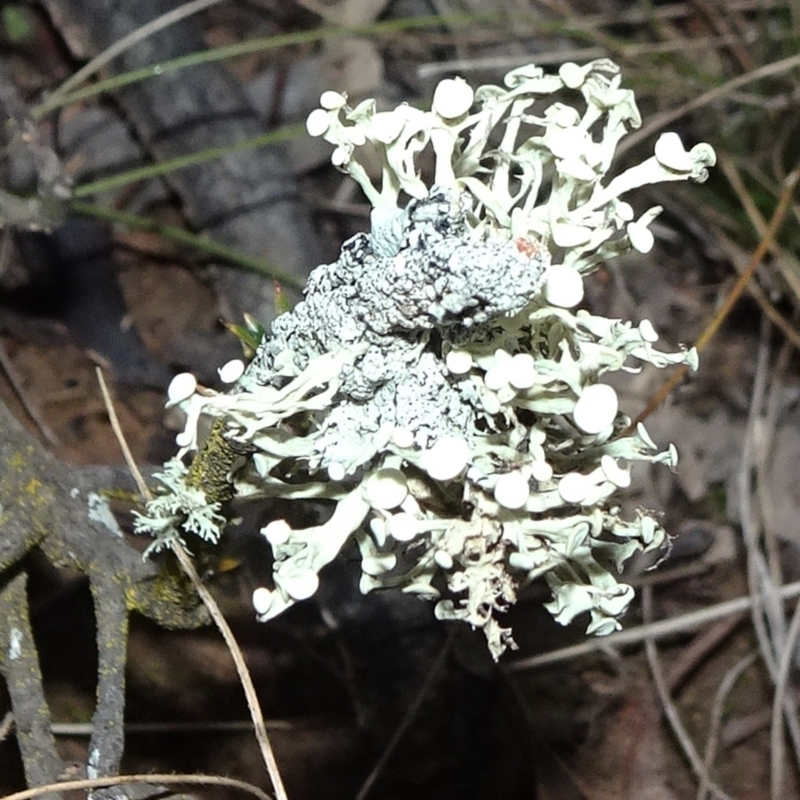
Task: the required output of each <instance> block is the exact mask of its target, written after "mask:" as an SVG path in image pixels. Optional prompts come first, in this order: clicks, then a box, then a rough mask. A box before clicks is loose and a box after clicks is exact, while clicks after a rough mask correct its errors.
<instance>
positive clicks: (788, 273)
mask: <svg viewBox="0 0 800 800" xmlns="http://www.w3.org/2000/svg"><path fill="white" fill-rule="evenodd" d="M719 165H720V167H721V168H722V171H723V172H724V173H725V177H726V178H727V179H728V183H729V184H730V185H731V188H732V189H733V191H734V192H735V193H736V197H737V199H738V200H739V202H740V203H741V204H742V208H743V209H744V210H745V213H746V214H747V218H748V219H749V220H750V224H751V225H752V226H753V229H754V230H755V232H756V235H758V236H764V234H765V233H766V232H767V221H766V220H765V219H764V217H763V216H762V215H761V212H760V211H759V210H758V206H757V205H756V204H755V201H754V200H753V198H752V196H751V195H750V193H749V192H748V191H747V187H746V186H745V185H744V181H743V180H742V176H741V174H740V173H739V170H738V169H737V168H736V164H735V162H734V160H733V159H732V158H731V157H730V156H729V155H728V154H727V153H724V152H723V153H720V154H719ZM771 183H772V181H770V184H771ZM762 187H763V188H765V189H767V191H772V192H774V193H775V194H777V193H778V191H777V189H775V188H772V187H768V186H763V184H762ZM793 211H794V212H795V214H796V212H797V209H796V208H794V207H793ZM770 250H771V251H772V254H773V256H775V260H776V263H777V265H778V268H779V269H780V272H781V275H783V277H784V280H785V281H786V283H787V284H788V285H789V288H790V289H791V291H792V292H793V293H794V294H795V296H797V297H800V279H798V276H797V274H796V273H795V271H794V270H793V269H792V265H791V264H789V263H787V261H788V259H787V257H786V254H785V253H784V251H783V250H782V248H781V247H780V245H779V244H778V243H777V242H776V241H775V240H774V239H773V241H772V244H771V247H770Z"/></svg>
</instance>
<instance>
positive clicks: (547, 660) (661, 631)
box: [504, 581, 800, 672]
mask: <svg viewBox="0 0 800 800" xmlns="http://www.w3.org/2000/svg"><path fill="white" fill-rule="evenodd" d="M777 594H778V597H779V598H780V599H781V600H783V601H786V600H791V599H792V598H795V597H798V596H800V581H797V582H795V583H787V584H786V585H785V586H781V587H780V588H779V589H778V592H777ZM754 602H757V601H754V599H753V596H752V595H746V596H744V597H737V598H736V599H734V600H727V601H725V602H724V603H718V604H717V605H714V606H708V607H707V608H701V609H700V610H698V611H692V612H690V613H689V614H682V615H681V616H679V617H672V618H671V619H662V620H659V621H658V622H651V623H648V624H647V625H639V626H638V627H636V628H626V629H625V630H623V631H620V632H619V633H612V634H611V635H610V636H604V637H598V638H595V639H590V640H587V641H585V642H581V643H580V644H574V645H571V646H570V647H562V648H560V649H559V650H551V651H550V652H549V653H542V654H541V655H538V656H531V657H530V658H521V659H519V660H518V661H512V662H511V663H509V664H506V665H505V666H504V669H506V670H508V671H509V672H516V671H517V670H523V669H535V668H536V667H544V666H547V665H548V664H557V663H559V662H560V661H569V660H571V659H573V658H578V657H579V656H585V655H589V654H590V653H594V652H596V651H597V650H607V651H613V650H614V648H616V647H622V646H625V645H632V644H641V643H642V642H643V641H644V640H645V639H648V638H649V639H652V640H653V641H656V640H658V639H664V638H666V637H667V636H674V635H675V634H678V633H685V632H687V631H692V630H695V629H697V628H701V627H703V625H707V624H708V623H710V622H714V621H716V620H718V619H723V618H724V617H730V616H734V615H736V614H744V613H746V612H747V611H749V610H750V609H751V608H752V607H753V604H754Z"/></svg>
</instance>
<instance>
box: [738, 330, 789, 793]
mask: <svg viewBox="0 0 800 800" xmlns="http://www.w3.org/2000/svg"><path fill="white" fill-rule="evenodd" d="M769 334H770V326H769V323H768V322H767V321H764V322H763V324H762V332H761V342H760V344H759V349H758V358H757V361H756V374H755V380H754V382H753V393H752V399H751V402H750V411H749V414H748V420H747V430H746V433H745V440H744V447H743V449H742V460H741V465H740V468H739V475H738V490H739V516H740V519H741V526H742V535H743V538H744V544H745V550H746V554H747V579H748V583H749V586H750V591H751V593H752V594H753V595H754V597H755V596H757V597H758V598H759V601H758V602H757V603H754V604H753V606H752V620H753V627H754V629H755V633H756V638H757V641H758V646H759V650H760V652H761V655H762V658H763V659H764V663H765V664H766V666H767V669H768V671H769V675H770V678H771V679H772V682H773V684H774V685H775V687H776V700H780V706H778V709H779V711H780V713H781V715H782V716H783V717H784V718H785V720H786V724H787V726H788V728H789V733H790V735H791V738H792V744H793V748H794V754H795V758H796V759H797V760H798V763H800V716H798V709H797V704H796V702H795V700H794V698H793V697H788V696H786V695H785V693H780V694H781V695H782V696H780V697H779V696H778V695H779V692H778V687H779V680H780V668H781V664H782V663H783V661H784V659H785V658H791V648H789V647H788V645H787V641H788V634H787V630H786V619H785V616H784V613H783V607H782V603H781V602H780V600H779V595H780V587H779V586H778V585H777V584H776V582H775V581H774V580H773V577H772V574H771V571H770V569H769V565H768V563H767V560H766V558H765V557H764V554H763V552H762V549H761V543H762V536H761V527H760V519H761V513H760V510H759V509H758V508H756V507H754V502H753V500H754V496H753V488H752V480H753V478H752V475H753V472H754V470H755V469H756V468H757V466H758V463H759V460H760V458H759V456H761V458H763V455H762V454H760V453H759V444H760V441H761V435H760V431H761V429H762V428H763V425H764V414H763V409H764V407H765V397H766V394H767V384H768V375H769V371H770V348H769ZM769 438H770V437H769V435H767V439H769ZM781 732H782V728H781ZM776 735H777V734H776ZM780 749H782V748H780ZM776 758H780V762H781V767H779V768H778V774H777V775H776V774H775V773H774V772H772V779H771V785H772V786H773V787H774V786H775V785H776V783H777V782H780V780H779V779H780V778H781V769H782V763H783V755H782V753H779V754H776V753H774V752H773V753H772V761H771V768H772V770H774V769H775V759H776Z"/></svg>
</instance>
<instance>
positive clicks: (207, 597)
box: [97, 369, 288, 800]
mask: <svg viewBox="0 0 800 800" xmlns="http://www.w3.org/2000/svg"><path fill="white" fill-rule="evenodd" d="M97 377H98V380H99V381H100V387H101V390H102V392H103V399H104V400H105V402H106V410H107V412H108V416H109V419H110V420H111V426H112V428H113V430H114V434H115V436H116V437H117V440H118V441H119V443H120V447H121V448H122V452H123V455H124V456H125V461H126V463H127V464H128V468H129V469H130V470H131V473H132V474H133V476H134V479H135V480H136V483H137V485H138V486H139V489H140V491H141V492H142V495H143V496H144V497H145V498H146V499H148V500H149V499H151V498H152V493H151V492H150V489H149V488H148V487H147V485H146V484H145V482H144V479H143V478H142V475H141V472H139V469H138V467H137V466H136V463H135V462H134V461H133V458H132V456H131V452H130V450H129V448H128V446H127V443H125V437H124V434H123V432H122V428H121V427H120V425H119V420H118V419H117V415H116V411H115V410H114V405H113V403H112V402H111V396H110V394H109V391H108V387H107V386H106V384H105V380H104V379H103V375H102V372H101V371H100V370H99V369H98V370H97ZM171 547H172V551H173V552H174V553H175V556H176V558H177V559H178V563H179V564H180V565H181V568H182V569H183V571H184V572H185V573H186V574H187V575H188V576H189V580H191V582H192V585H193V586H194V588H195V590H196V591H197V594H198V595H199V597H200V599H201V600H202V601H203V604H204V605H205V607H206V608H207V609H208V613H209V614H210V615H211V618H212V619H213V620H214V623H215V624H216V626H217V628H218V629H219V632H220V633H221V634H222V638H223V639H224V640H225V644H226V645H227V647H228V650H229V651H230V654H231V658H232V659H233V663H234V664H235V666H236V672H237V673H238V675H239V681H240V682H241V685H242V689H243V690H244V694H245V698H246V699H247V707H248V709H249V711H250V717H251V719H252V720H253V728H254V730H255V734H256V739H257V741H258V745H259V748H260V749H261V755H262V757H263V759H264V764H265V765H266V768H267V772H268V773H269V777H270V780H271V781H272V788H273V789H274V791H275V796H276V798H277V800H288V795H287V794H286V789H285V787H284V785H283V780H282V778H281V774H280V770H279V769H278V762H277V760H276V759H275V754H274V752H273V750H272V745H271V743H270V741H269V736H268V734H267V729H266V726H265V724H264V714H263V712H262V711H261V704H260V703H259V700H258V694H257V693H256V688H255V686H254V685H253V679H252V677H251V676H250V670H248V668H247V663H246V662H245V659H244V654H243V653H242V649H241V648H240V647H239V644H238V642H237V641H236V638H235V637H234V635H233V631H232V630H231V628H230V626H229V625H228V622H227V620H226V619H225V617H224V616H223V614H222V612H221V611H220V608H219V606H218V605H217V602H216V600H214V598H213V596H212V595H211V592H209V591H208V589H207V588H206V587H205V585H204V584H203V582H202V581H201V580H200V576H199V575H198V574H197V570H196V569H195V568H194V564H193V563H192V560H191V558H189V555H188V554H187V552H186V550H185V549H184V548H183V546H182V545H181V544H180V542H177V541H176V542H173V543H172V545H171Z"/></svg>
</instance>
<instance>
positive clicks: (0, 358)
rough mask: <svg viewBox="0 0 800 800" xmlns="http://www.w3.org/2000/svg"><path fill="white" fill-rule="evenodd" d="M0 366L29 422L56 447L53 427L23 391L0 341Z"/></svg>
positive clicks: (56, 442)
mask: <svg viewBox="0 0 800 800" xmlns="http://www.w3.org/2000/svg"><path fill="white" fill-rule="evenodd" d="M0 367H2V369H3V372H4V373H5V376H6V380H8V383H9V386H11V388H12V390H13V391H14V394H15V395H16V396H17V400H19V402H20V405H21V406H22V408H23V409H24V411H25V413H26V414H27V415H28V417H30V419H31V422H33V424H34V425H36V427H37V428H38V429H39V433H41V434H42V436H43V437H44V440H45V441H46V442H47V443H48V444H49V445H50V446H51V447H58V446H59V445H60V444H61V442H60V441H59V440H58V436H56V434H55V433H54V431H53V429H52V428H51V427H50V426H49V425H48V424H47V422H46V421H45V419H44V417H43V416H42V415H41V413H40V412H39V409H38V408H36V406H35V405H33V403H31V402H30V400H29V399H28V395H27V394H26V393H25V389H24V388H23V386H22V381H21V380H20V379H19V375H18V374H17V370H16V369H15V368H14V364H13V363H12V362H11V359H10V358H9V357H8V354H7V353H6V351H5V348H4V347H3V344H2V342H0Z"/></svg>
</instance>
